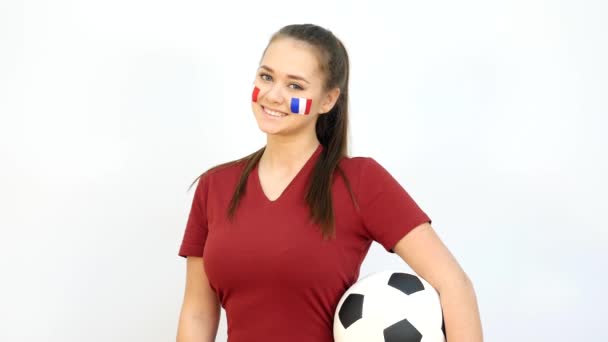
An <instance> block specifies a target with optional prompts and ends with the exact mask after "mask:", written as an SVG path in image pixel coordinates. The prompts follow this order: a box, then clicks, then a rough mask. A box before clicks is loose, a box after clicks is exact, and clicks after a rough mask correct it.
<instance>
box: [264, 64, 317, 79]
mask: <svg viewBox="0 0 608 342" xmlns="http://www.w3.org/2000/svg"><path fill="white" fill-rule="evenodd" d="M260 68H262V69H266V70H268V71H270V72H274V70H272V69H271V68H269V67H267V66H265V65H261V66H260ZM287 77H289V78H293V79H294V80H300V81H304V82H306V83H308V84H310V82H308V81H307V80H306V79H305V78H304V77H302V76H298V75H287Z"/></svg>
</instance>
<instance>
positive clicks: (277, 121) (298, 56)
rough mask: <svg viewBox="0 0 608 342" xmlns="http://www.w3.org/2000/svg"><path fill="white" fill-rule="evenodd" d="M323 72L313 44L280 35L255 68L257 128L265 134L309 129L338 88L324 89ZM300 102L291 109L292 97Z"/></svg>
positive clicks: (293, 132) (335, 97) (333, 101)
mask: <svg viewBox="0 0 608 342" xmlns="http://www.w3.org/2000/svg"><path fill="white" fill-rule="evenodd" d="M323 84H324V75H323V73H322V71H321V70H320V67H319V61H318V57H317V55H316V54H315V50H314V48H313V47H311V46H310V45H308V44H307V43H305V42H301V41H298V40H295V39H291V38H279V39H277V40H275V41H274V42H272V43H271V44H270V45H269V46H268V48H267V49H266V53H265V54H264V56H263V57H262V61H261V62H260V66H259V68H258V70H257V73H256V77H255V82H254V86H255V87H257V88H258V89H259V91H258V92H257V97H256V96H255V95H254V96H253V97H255V100H254V99H253V97H252V103H251V105H252V109H253V113H254V115H255V118H256V121H257V123H258V126H259V127H260V129H261V130H262V131H263V132H265V133H267V134H275V135H293V134H301V133H302V132H303V131H306V130H312V133H313V134H314V130H315V123H316V121H317V118H318V116H319V114H322V113H326V112H328V111H329V110H331V108H332V107H333V105H334V104H335V102H336V100H337V98H338V95H339V89H337V88H336V89H333V90H332V91H329V92H326V91H324V89H323ZM293 98H297V99H299V100H298V101H299V102H300V106H301V112H304V111H306V109H305V108H306V100H307V99H310V100H311V101H310V106H309V108H308V113H309V114H295V113H292V108H293V107H292V99H293Z"/></svg>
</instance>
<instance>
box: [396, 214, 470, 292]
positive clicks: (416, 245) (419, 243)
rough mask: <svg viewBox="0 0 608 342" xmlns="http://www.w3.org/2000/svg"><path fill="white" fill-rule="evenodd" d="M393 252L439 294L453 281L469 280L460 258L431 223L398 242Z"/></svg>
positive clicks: (424, 224) (418, 228) (411, 232)
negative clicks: (454, 254) (442, 239)
mask: <svg viewBox="0 0 608 342" xmlns="http://www.w3.org/2000/svg"><path fill="white" fill-rule="evenodd" d="M393 250H394V251H395V253H396V254H398V255H399V256H400V257H401V259H403V261H405V262H406V263H407V264H408V265H409V266H410V267H411V268H412V270H413V271H414V272H416V273H417V274H418V275H419V276H421V277H422V278H424V279H425V280H426V281H428V282H429V283H430V284H431V285H432V286H433V287H434V288H435V289H436V290H437V291H438V292H441V289H443V288H445V287H446V286H449V283H450V282H452V281H459V280H464V281H468V277H467V275H466V274H465V272H464V271H463V270H462V268H461V267H460V265H459V264H458V262H457V261H456V258H454V256H453V255H452V253H451V252H450V251H449V250H448V248H447V247H446V246H445V245H444V244H443V242H442V241H441V239H440V238H439V236H437V234H436V233H435V230H434V229H433V227H432V226H431V224H430V223H423V224H421V225H419V226H417V227H416V228H414V229H412V230H411V231H410V232H409V233H408V234H406V235H405V236H404V237H403V238H401V239H400V240H399V241H398V242H397V244H396V245H395V247H394V248H393Z"/></svg>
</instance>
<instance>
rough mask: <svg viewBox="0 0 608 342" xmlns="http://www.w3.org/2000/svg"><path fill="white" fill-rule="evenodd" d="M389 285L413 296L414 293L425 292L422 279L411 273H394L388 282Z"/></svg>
mask: <svg viewBox="0 0 608 342" xmlns="http://www.w3.org/2000/svg"><path fill="white" fill-rule="evenodd" d="M388 285H389V286H392V287H394V288H396V289H397V290H399V291H401V292H403V293H405V294H406V295H411V294H412V293H416V292H418V291H422V290H424V284H422V282H421V281H420V279H418V277H417V276H415V275H413V274H409V273H393V274H392V275H391V277H390V279H389V280H388Z"/></svg>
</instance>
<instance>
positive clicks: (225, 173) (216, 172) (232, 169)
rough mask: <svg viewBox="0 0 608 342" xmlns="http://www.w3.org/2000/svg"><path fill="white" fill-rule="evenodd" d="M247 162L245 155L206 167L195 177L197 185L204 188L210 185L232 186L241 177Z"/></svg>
mask: <svg viewBox="0 0 608 342" xmlns="http://www.w3.org/2000/svg"><path fill="white" fill-rule="evenodd" d="M247 162H248V159H247V157H245V158H241V159H237V160H233V161H229V162H225V163H222V164H219V165H215V166H213V167H211V168H209V169H207V170H206V171H205V172H203V173H202V174H201V175H200V176H199V177H198V178H197V180H198V182H199V185H201V186H202V187H204V188H207V187H209V186H210V185H212V186H213V187H217V186H233V185H234V184H236V182H238V180H239V178H240V177H241V175H242V173H243V170H244V169H245V166H246V165H247Z"/></svg>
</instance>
